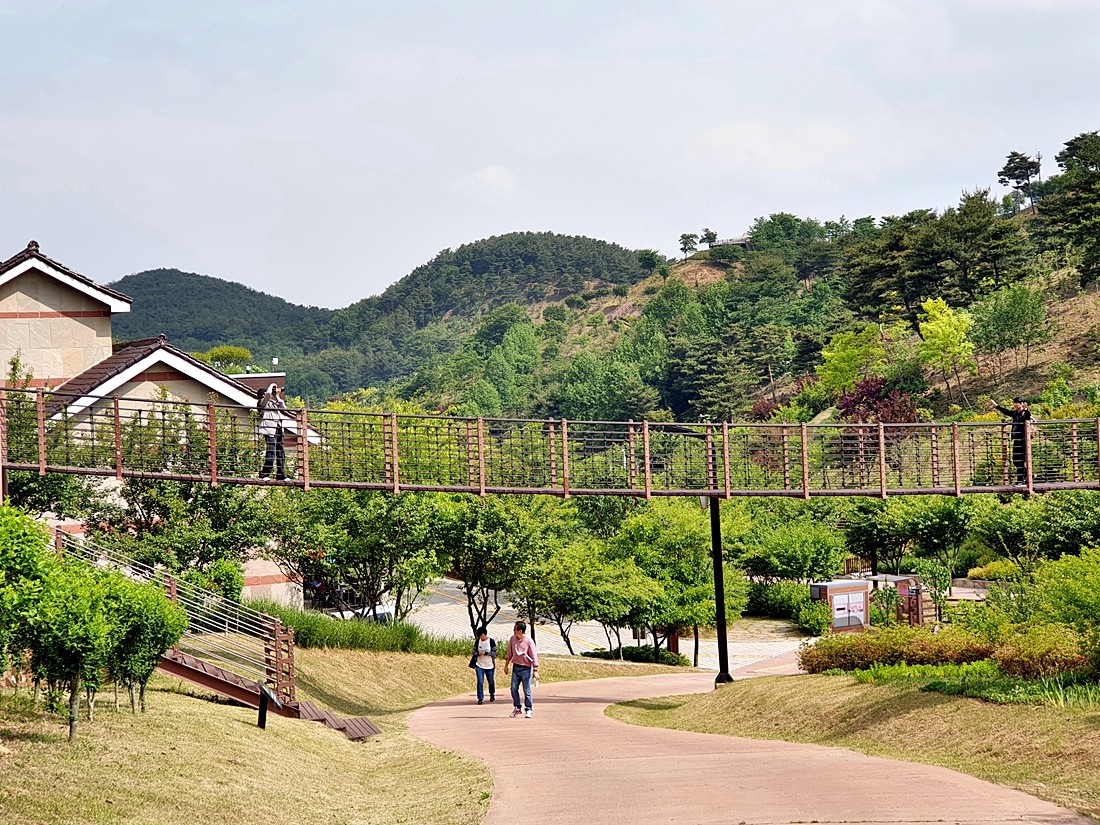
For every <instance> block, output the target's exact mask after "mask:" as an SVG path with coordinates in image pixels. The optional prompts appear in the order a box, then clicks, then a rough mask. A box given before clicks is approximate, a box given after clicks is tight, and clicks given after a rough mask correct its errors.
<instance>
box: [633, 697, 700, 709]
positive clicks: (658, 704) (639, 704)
mask: <svg viewBox="0 0 1100 825" xmlns="http://www.w3.org/2000/svg"><path fill="white" fill-rule="evenodd" d="M686 701H687V700H686V699H675V698H661V699H635V700H633V701H630V702H619V703H618V704H619V705H620V706H621V707H626V708H637V709H638V710H649V711H663V710H676V709H677V708H682V707H683V706H684V705H685V704H686Z"/></svg>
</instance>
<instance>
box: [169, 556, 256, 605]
mask: <svg viewBox="0 0 1100 825" xmlns="http://www.w3.org/2000/svg"><path fill="white" fill-rule="evenodd" d="M183 580H184V581H185V582H189V583H190V584H193V585H195V586H196V587H201V588H202V589H203V590H209V591H211V592H213V593H217V594H218V595H219V596H221V597H222V598H223V599H228V600H229V601H231V602H239V601H240V600H241V591H242V590H243V589H244V570H243V569H242V568H241V565H240V564H239V563H237V562H235V561H231V560H229V559H218V560H217V561H214V562H211V563H210V565H208V566H207V568H206V569H205V570H199V569H197V568H194V567H193V568H191V569H190V570H188V571H187V572H186V573H184V574H183Z"/></svg>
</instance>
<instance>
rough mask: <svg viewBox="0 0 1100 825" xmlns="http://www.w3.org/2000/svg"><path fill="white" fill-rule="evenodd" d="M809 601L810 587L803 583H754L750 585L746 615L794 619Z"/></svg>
mask: <svg viewBox="0 0 1100 825" xmlns="http://www.w3.org/2000/svg"><path fill="white" fill-rule="evenodd" d="M809 600H810V587H809V585H806V584H802V583H801V582H792V581H778V582H773V583H772V584H761V583H759V582H753V583H752V584H750V585H749V603H748V606H747V607H746V608H745V613H746V614H747V615H749V616H768V617H770V618H773V619H793V618H795V617H796V616H797V615H798V611H799V610H801V609H802V606H803V605H804V604H806V603H807V602H808V601H809Z"/></svg>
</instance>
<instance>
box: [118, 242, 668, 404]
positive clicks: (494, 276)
mask: <svg viewBox="0 0 1100 825" xmlns="http://www.w3.org/2000/svg"><path fill="white" fill-rule="evenodd" d="M655 265H656V262H655V261H652V262H651V268H652V266H655ZM645 272H646V270H645V269H644V268H643V265H642V264H641V263H640V262H639V258H638V256H637V254H636V253H635V252H631V251H629V250H626V249H624V248H622V247H620V246H617V245H615V244H610V243H607V242H605V241H598V240H593V239H592V238H584V237H579V236H567V235H556V234H554V233H551V232H541V233H535V232H516V233H511V234H507V235H500V236H496V237H492V238H488V239H485V240H482V241H477V242H475V243H470V244H465V245H463V246H461V247H459V248H458V249H455V250H450V249H446V250H444V251H442V252H440V253H439V254H438V255H437V256H436V257H435V258H433V259H432V260H431V261H429V262H428V263H426V264H423V265H422V266H419V267H417V268H416V269H415V270H413V271H412V272H411V273H410V274H408V275H407V276H405V277H404V278H402V279H401V280H400V281H398V282H397V283H395V284H394V285H392V286H391V287H389V288H388V289H386V291H385V292H383V293H382V294H381V295H379V296H375V297H370V298H366V299H364V300H362V301H359V302H357V303H355V304H352V305H351V306H349V307H347V308H345V309H340V310H327V309H320V308H317V307H302V306H297V305H295V304H290V303H288V302H286V301H284V300H282V299H281V298H275V297H272V296H270V295H265V294H264V293H261V292H257V291H255V290H253V289H249V288H248V287H245V286H242V285H240V284H235V283H231V282H228V281H222V280H220V279H217V278H210V277H207V276H203V275H195V274H192V273H185V272H180V271H178V270H173V269H157V270H149V271H147V272H140V273H137V274H135V275H129V276H127V277H125V278H123V279H121V280H119V281H117V282H115V283H114V284H112V286H113V287H114V288H116V289H118V290H120V291H121V292H123V293H125V294H127V295H130V296H132V297H133V298H134V305H133V310H132V311H131V313H130V314H128V315H123V316H119V318H118V319H116V324H115V335H116V337H118V338H124V339H128V338H141V337H145V336H149V335H155V334H158V333H160V332H163V333H164V334H165V335H167V336H168V338H169V339H170V340H171V341H172V342H173V343H175V344H176V345H178V346H181V347H184V348H186V349H191V350H207V349H209V348H210V347H212V346H215V345H218V344H237V345H240V346H244V347H248V348H249V349H251V350H253V351H254V355H255V356H256V360H257V361H258V362H260V364H261V365H262V364H264V363H267V361H268V360H269V359H270V357H271V356H273V355H275V356H279V357H280V364H281V366H284V367H286V369H287V370H288V372H289V377H290V379H291V384H292V386H293V388H294V389H295V390H296V391H297V392H300V393H301V394H303V395H308V396H310V397H312V398H314V399H317V398H324V397H326V396H328V395H331V394H332V393H335V392H344V391H348V390H353V389H356V388H358V387H362V386H371V385H375V384H378V383H380V382H384V381H388V380H390V379H392V378H394V377H396V376H402V375H406V374H408V373H409V372H411V371H412V370H413V369H415V368H416V367H417V366H419V365H420V364H421V363H422V361H423V359H424V358H425V357H426V356H428V355H432V354H435V353H436V352H439V351H443V352H450V351H453V350H454V349H455V348H456V347H457V346H458V344H459V341H460V339H461V337H462V336H463V335H464V334H465V333H467V332H469V330H470V329H471V327H472V324H473V323H474V321H475V319H476V318H478V317H479V316H480V315H482V314H484V313H486V312H488V311H490V310H492V309H494V308H496V307H499V306H501V305H503V304H506V303H508V302H519V303H521V304H528V303H533V302H540V301H553V300H560V299H561V298H564V297H566V296H568V295H571V294H573V293H578V292H582V291H584V290H585V289H586V288H587V289H590V290H596V291H598V290H601V289H602V290H604V291H607V290H608V289H611V288H614V287H616V286H622V285H627V284H631V283H634V282H636V281H638V280H639V279H641V278H642V277H644V275H645ZM447 316H455V317H454V318H453V320H451V321H449V322H446V323H443V319H444V318H446V317H447Z"/></svg>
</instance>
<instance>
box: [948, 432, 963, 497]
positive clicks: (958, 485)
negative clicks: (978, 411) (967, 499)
mask: <svg viewBox="0 0 1100 825" xmlns="http://www.w3.org/2000/svg"><path fill="white" fill-rule="evenodd" d="M951 473H952V475H953V476H954V480H955V495H956V496H961V495H962V473H961V472H960V470H959V422H958V421H952V422H951Z"/></svg>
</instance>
